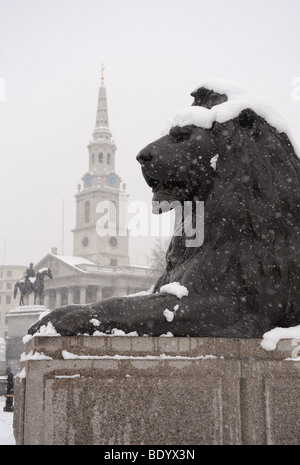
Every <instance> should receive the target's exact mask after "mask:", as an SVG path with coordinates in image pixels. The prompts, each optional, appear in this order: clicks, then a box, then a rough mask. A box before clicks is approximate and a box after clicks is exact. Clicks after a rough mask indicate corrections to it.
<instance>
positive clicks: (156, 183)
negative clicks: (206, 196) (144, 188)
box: [143, 173, 187, 193]
mask: <svg viewBox="0 0 300 465" xmlns="http://www.w3.org/2000/svg"><path fill="white" fill-rule="evenodd" d="M143 174H144V178H145V180H146V182H147V184H148V186H149V187H151V189H152V192H154V193H155V192H158V191H167V192H168V191H170V192H174V191H176V190H179V191H183V190H186V188H187V182H186V181H181V180H177V179H165V180H159V179H155V178H152V177H151V176H149V175H147V174H146V173H143Z"/></svg>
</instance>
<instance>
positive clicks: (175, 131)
mask: <svg viewBox="0 0 300 465" xmlns="http://www.w3.org/2000/svg"><path fill="white" fill-rule="evenodd" d="M170 135H171V136H172V137H174V139H175V140H176V142H183V141H185V140H189V139H190V137H191V129H190V128H189V127H182V128H181V127H179V126H176V127H174V128H172V129H171V130H170Z"/></svg>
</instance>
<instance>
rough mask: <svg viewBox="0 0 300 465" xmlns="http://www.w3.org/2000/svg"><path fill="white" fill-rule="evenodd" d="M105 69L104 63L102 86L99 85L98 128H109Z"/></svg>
mask: <svg viewBox="0 0 300 465" xmlns="http://www.w3.org/2000/svg"><path fill="white" fill-rule="evenodd" d="M104 70H105V68H104V66H103V65H102V68H101V86H100V87H99V94H98V105H97V115H96V127H95V129H96V130H97V129H98V128H109V124H108V111H107V98H106V89H105V87H104V74H103V73H104Z"/></svg>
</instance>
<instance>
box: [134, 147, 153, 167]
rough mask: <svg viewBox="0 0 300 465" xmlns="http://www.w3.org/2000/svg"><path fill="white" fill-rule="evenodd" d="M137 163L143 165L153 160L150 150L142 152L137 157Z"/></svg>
mask: <svg viewBox="0 0 300 465" xmlns="http://www.w3.org/2000/svg"><path fill="white" fill-rule="evenodd" d="M136 159H137V161H138V162H139V163H141V165H143V164H144V163H145V161H150V160H152V155H151V153H150V152H149V150H141V151H140V153H138V155H137V157H136Z"/></svg>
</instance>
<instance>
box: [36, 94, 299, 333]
mask: <svg viewBox="0 0 300 465" xmlns="http://www.w3.org/2000/svg"><path fill="white" fill-rule="evenodd" d="M193 95H194V97H195V103H194V105H195V106H200V107H201V108H200V110H201V111H202V110H203V108H205V112H204V114H205V116H206V117H207V115H208V116H211V114H212V113H207V112H213V111H215V107H216V106H217V108H218V107H219V108H224V107H222V105H225V104H226V101H227V97H226V95H224V94H223V93H222V94H218V93H216V92H214V91H212V90H207V89H205V88H201V89H198V90H197V91H196V92H194V94H193ZM202 107H203V108H202ZM194 111H195V112H196V113H197V109H196V110H194ZM201 111H200V114H201ZM203 111H204V110H203ZM196 113H195V114H196ZM206 120H207V119H206ZM219 120H220V118H219ZM204 126H205V125H204ZM216 155H217V157H216ZM216 158H217V162H216V166H213V165H212V163H211V160H212V159H214V160H215V159H216ZM138 160H139V162H140V163H141V164H142V170H143V174H144V177H145V179H146V181H147V183H148V184H149V186H150V187H152V189H153V192H154V200H156V201H163V200H168V201H170V202H172V201H179V202H181V203H183V202H184V201H189V202H193V204H194V205H196V202H198V201H203V202H204V205H205V208H204V215H205V216H204V218H205V221H204V241H203V244H202V245H201V246H198V247H186V242H185V240H186V237H185V236H184V235H183V236H181V237H178V236H174V237H173V239H172V241H171V244H170V247H169V249H168V252H167V268H166V271H165V273H164V274H163V275H162V277H161V278H160V279H159V280H158V282H157V284H156V287H155V291H154V293H153V294H152V295H148V296H136V297H124V298H118V299H106V300H103V301H101V302H97V303H95V304H92V305H89V306H86V307H84V308H82V307H80V308H78V307H74V306H73V307H65V308H64V309H57V310H55V311H54V312H52V316H51V317H48V320H47V319H45V320H44V324H45V323H46V322H47V321H49V320H51V321H52V323H53V324H54V325H55V326H56V328H57V330H58V331H59V332H60V333H61V334H70V335H71V334H78V333H89V334H92V333H93V331H95V328H94V327H93V325H92V324H90V319H91V318H97V319H99V321H100V322H101V324H100V326H99V329H100V330H101V331H105V332H109V331H111V330H112V329H113V328H115V327H117V328H119V329H124V330H125V331H127V332H129V331H137V333H138V334H139V335H143V334H148V335H152V336H157V335H160V334H163V333H166V332H168V331H170V332H171V333H172V334H173V335H174V336H200V337H201V336H223V337H261V336H262V335H263V334H264V332H266V331H268V330H270V329H272V328H274V327H276V326H282V327H287V326H295V325H298V324H300V160H299V158H298V157H297V156H296V154H295V151H294V149H293V146H292V144H291V142H290V140H289V138H288V137H287V135H286V134H285V133H284V132H280V131H279V130H277V129H276V128H275V127H273V126H272V125H271V124H269V123H268V122H267V121H266V119H264V118H263V117H261V116H259V115H258V114H257V113H255V112H254V111H253V110H251V109H249V108H244V109H242V110H241V111H239V112H238V113H237V114H236V116H235V117H234V118H231V119H228V120H225V121H221V122H220V121H218V117H215V120H214V122H213V123H211V126H210V125H209V124H207V125H206V127H201V126H200V127H199V126H197V125H195V124H191V123H189V124H186V125H185V124H184V123H182V124H181V125H179V126H176V127H174V126H173V127H172V129H171V130H170V132H169V133H168V134H166V135H165V136H163V137H162V138H161V139H159V140H157V141H155V142H153V143H152V144H149V145H148V146H147V147H145V149H143V150H142V151H141V152H140V154H139V155H138ZM172 282H179V283H180V284H181V285H183V286H185V287H186V288H187V289H188V296H186V297H183V298H182V299H179V298H178V297H176V296H174V295H170V294H168V293H162V292H160V288H161V286H163V285H165V284H168V283H172ZM177 306H178V307H177ZM174 307H175V308H176V311H174ZM165 309H168V310H170V311H173V312H174V318H173V320H172V321H167V320H166V318H165V317H164V315H163V312H164V310H165ZM39 325H40V324H39ZM37 328H38V327H37V326H35V327H33V328H32V329H31V330H30V332H31V333H33V332H35V331H36V330H37ZM96 329H97V328H96Z"/></svg>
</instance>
